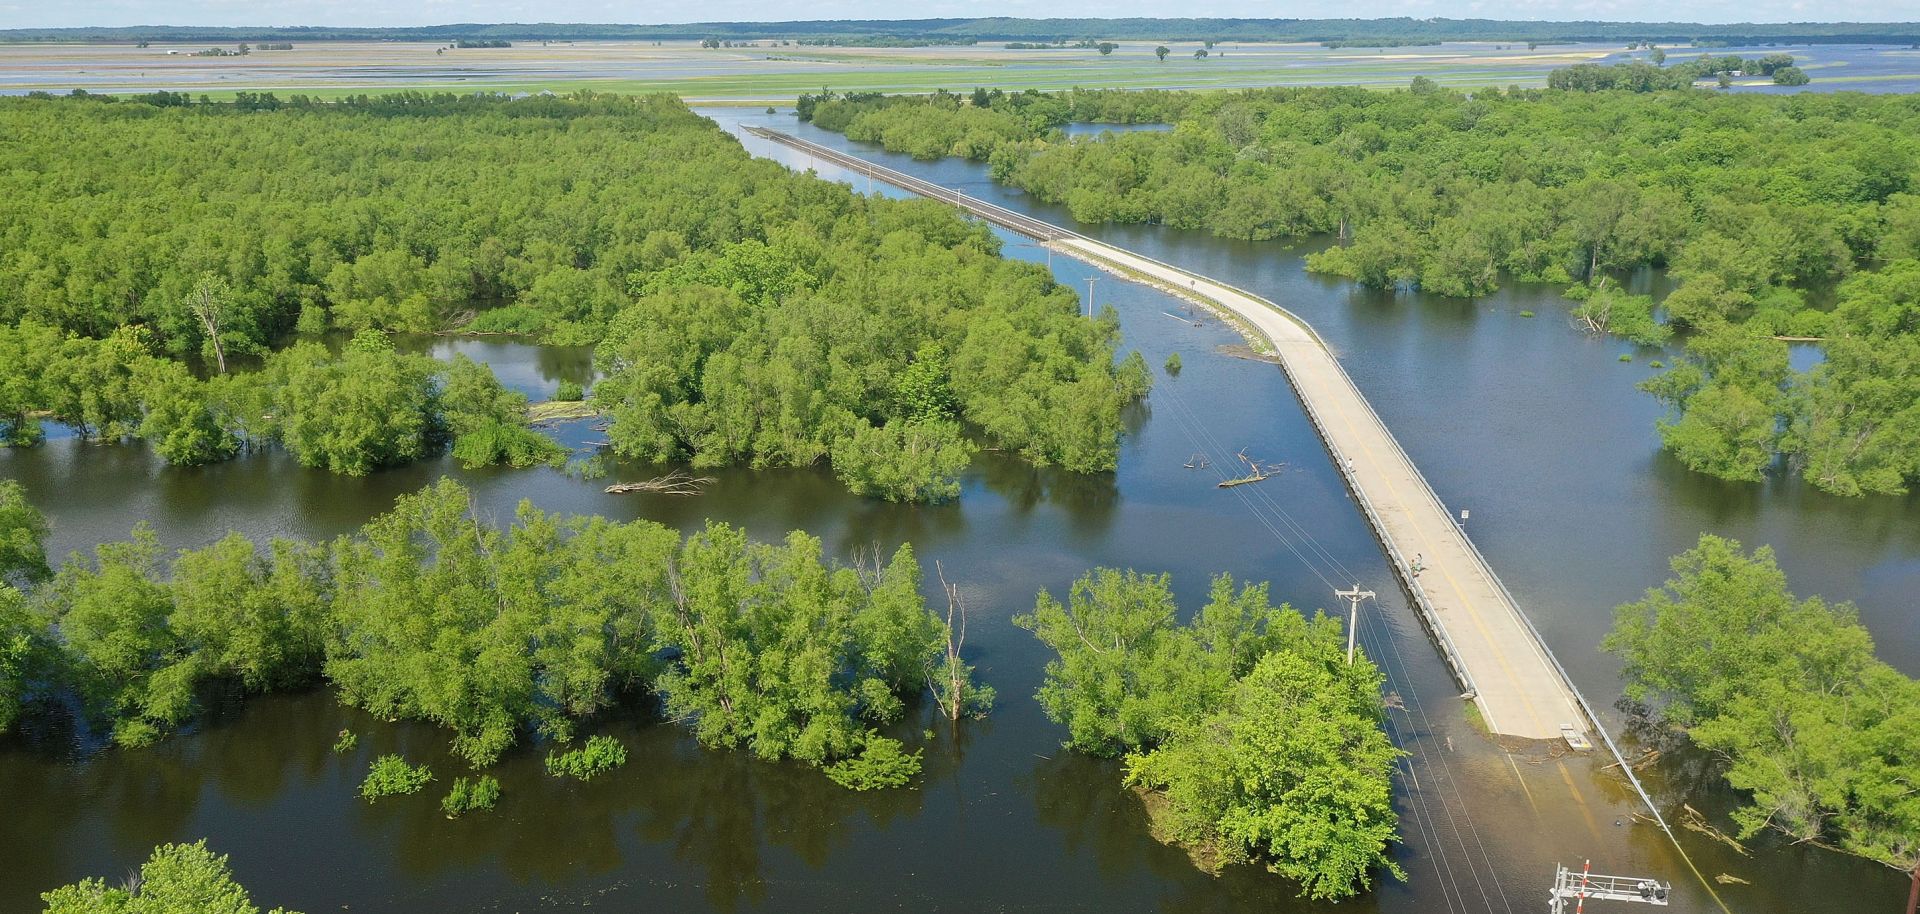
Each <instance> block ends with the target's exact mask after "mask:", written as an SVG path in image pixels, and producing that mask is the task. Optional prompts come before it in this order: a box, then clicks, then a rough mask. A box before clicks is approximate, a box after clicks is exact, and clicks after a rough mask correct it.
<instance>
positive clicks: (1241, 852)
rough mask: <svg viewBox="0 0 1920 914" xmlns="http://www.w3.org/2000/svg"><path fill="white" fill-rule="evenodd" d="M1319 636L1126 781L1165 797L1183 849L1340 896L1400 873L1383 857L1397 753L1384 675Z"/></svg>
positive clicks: (1306, 890) (1262, 669) (1147, 756)
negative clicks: (1387, 723) (1207, 851)
mask: <svg viewBox="0 0 1920 914" xmlns="http://www.w3.org/2000/svg"><path fill="white" fill-rule="evenodd" d="M1334 634H1336V635H1337V633H1334ZM1315 641H1316V643H1314V644H1313V645H1312V646H1311V648H1310V649H1307V650H1299V649H1290V650H1280V651H1276V652H1273V653H1269V654H1267V655H1265V656H1264V657H1262V658H1261V659H1260V660H1259V662H1258V663H1256V664H1255V665H1254V667H1253V669H1252V670H1251V671H1250V672H1248V673H1247V675H1246V676H1245V677H1244V678H1242V679H1240V680H1239V681H1238V682H1237V683H1236V684H1235V685H1234V687H1233V690H1232V693H1231V695H1230V696H1229V698H1228V699H1227V701H1226V703H1225V705H1224V707H1222V708H1221V710H1219V711H1217V712H1215V713H1214V714H1212V715H1209V716H1207V717H1205V718H1202V719H1200V720H1197V721H1190V722H1186V723H1183V724H1182V725H1181V726H1179V727H1177V728H1176V729H1175V730H1174V731H1173V733H1172V734H1171V735H1169V737H1168V738H1167V740H1166V741H1165V743H1164V744H1162V745H1161V746H1160V747H1159V748H1156V749H1153V750H1150V751H1147V752H1138V753H1132V754H1129V755H1128V756H1127V780H1128V782H1129V783H1131V784H1135V785H1138V786H1141V787H1146V788H1149V789H1153V790H1159V791H1163V792H1164V793H1165V795H1166V799H1167V812H1166V814H1165V818H1164V821H1163V825H1164V827H1166V828H1167V829H1168V830H1169V831H1170V832H1171V833H1172V834H1173V835H1174V836H1175V837H1176V838H1177V839H1178V840H1179V841H1180V842H1181V843H1184V844H1189V845H1198V846H1205V847H1209V848H1212V849H1214V850H1217V851H1218V852H1219V854H1220V856H1219V858H1218V859H1219V861H1220V862H1223V863H1224V862H1241V861H1251V862H1256V863H1261V864H1263V865H1265V866H1266V867H1267V868H1268V869H1269V870H1271V871H1273V872H1275V873H1278V874H1280V875H1282V876H1285V877H1287V878H1288V879H1292V880H1294V881H1296V882H1298V883H1300V894H1301V895H1303V896H1307V897H1311V898H1315V899H1339V898H1345V897H1349V896H1352V895H1355V894H1358V893H1359V892H1361V891H1364V890H1365V889H1367V888H1369V887H1370V886H1371V885H1372V877H1373V873H1374V871H1375V870H1381V871H1384V872H1386V873H1388V874H1389V875H1391V876H1393V877H1394V878H1396V879H1402V880H1404V879H1405V878H1406V874H1405V873H1404V872H1403V871H1402V870H1401V869H1400V867H1399V865H1398V864H1396V863H1394V862H1393V859H1392V858H1391V857H1390V856H1389V855H1388V851H1389V848H1390V846H1391V845H1392V844H1394V843H1396V842H1398V841H1399V834H1398V826H1397V816H1396V815H1395V814H1394V810H1393V770H1394V763H1395V760H1396V759H1398V758H1399V757H1400V756H1401V755H1403V754H1404V753H1402V752H1400V751H1399V750H1398V749H1395V748H1394V747H1393V743H1392V742H1391V741H1389V740H1388V739H1387V735H1386V732H1385V730H1383V729H1382V725H1383V720H1382V713H1381V709H1380V699H1379V696H1380V687H1381V684H1382V682H1383V679H1384V677H1382V675H1381V674H1380V672H1379V671H1378V670H1377V669H1376V668H1375V667H1374V666H1373V664H1371V663H1360V664H1356V665H1354V666H1348V665H1347V664H1346V663H1345V662H1344V658H1343V657H1342V655H1341V652H1340V646H1339V643H1338V638H1337V637H1332V638H1329V637H1321V638H1318V639H1315Z"/></svg>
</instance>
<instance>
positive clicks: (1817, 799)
mask: <svg viewBox="0 0 1920 914" xmlns="http://www.w3.org/2000/svg"><path fill="white" fill-rule="evenodd" d="M1673 572H1674V577H1673V579H1671V580H1669V581H1667V583H1666V585H1665V586H1664V587H1663V588H1660V589H1656V590H1649V591H1648V592H1647V595H1646V597H1645V598H1644V599H1642V600H1640V601H1638V602H1635V603H1629V604H1626V605H1624V606H1621V607H1620V608H1619V609H1618V610H1617V614H1616V618H1615V623H1614V629H1613V631H1612V632H1611V633H1609V634H1608V636H1607V638H1606V640H1605V641H1604V642H1603V647H1604V648H1605V649H1606V650H1607V651H1609V652H1612V653H1614V654H1616V655H1617V656H1619V657H1620V658H1621V660H1622V661H1623V667H1624V668H1623V674H1624V676H1625V679H1626V693H1627V696H1628V698H1630V699H1633V700H1634V701H1637V702H1641V703H1642V704H1643V705H1645V706H1646V708H1647V709H1648V712H1649V713H1650V714H1652V715H1654V716H1655V717H1656V718H1657V719H1658V720H1660V721H1662V722H1664V723H1665V724H1667V725H1669V726H1672V727H1673V728H1675V729H1677V730H1679V731H1680V732H1682V733H1684V734H1686V735H1687V736H1688V737H1689V738H1690V739H1691V740H1692V741H1693V742H1694V743H1696V744H1698V745H1699V746H1701V747H1702V748H1704V749H1707V750H1708V751H1711V752H1714V753H1716V754H1718V755H1720V756H1721V757H1723V758H1725V759H1726V760H1727V762H1728V765H1727V767H1726V769H1725V776H1726V778H1727V781H1728V783H1729V784H1731V785H1732V786H1733V787H1734V788H1735V789H1736V790H1739V791H1741V792H1742V793H1743V794H1744V795H1745V796H1746V797H1747V798H1748V802H1747V803H1746V804H1745V805H1743V806H1741V807H1740V808H1738V809H1736V810H1735V811H1734V821H1735V822H1737V823H1738V824H1739V826H1740V834H1741V835H1742V836H1752V835H1754V834H1757V833H1759V832H1761V831H1763V830H1766V829H1777V830H1779V831H1782V832H1784V833H1786V834H1788V835H1790V836H1792V837H1793V838H1794V839H1795V840H1797V841H1818V842H1821V843H1823V844H1827V845H1829V846H1832V847H1836V848H1838V849H1840V850H1843V851H1845V852H1847V853H1852V854H1856V855H1858V856H1862V857H1865V858H1867V859H1870V860H1875V861H1878V862H1880V863H1883V864H1886V865H1888V866H1891V867H1893V868H1895V869H1899V870H1901V871H1903V872H1907V873H1910V874H1913V878H1914V879H1915V881H1916V884H1920V846H1916V845H1915V843H1914V841H1913V835H1914V834H1915V833H1916V829H1920V797H1916V796H1915V794H1914V791H1913V789H1912V784H1913V779H1914V777H1915V774H1916V771H1915V767H1914V766H1915V761H1914V754H1913V751H1912V749H1913V746H1914V744H1915V740H1916V738H1917V737H1920V732H1916V729H1915V724H1914V721H1915V719H1916V716H1917V715H1920V683H1917V682H1915V681H1914V680H1912V679H1909V678H1907V677H1906V676H1904V675H1902V674H1900V673H1899V672H1898V671H1896V670H1894V669H1892V668H1891V667H1889V666H1887V665H1886V664H1885V663H1883V662H1881V661H1879V660H1877V659H1875V658H1874V656H1873V641H1872V639H1871V637H1870V636H1869V635H1868V634H1867V631H1866V629H1865V628H1864V627H1862V626H1861V625H1860V623H1859V622H1858V620H1857V619H1856V617H1855V613H1854V610H1853V607H1852V606H1850V605H1847V604H1840V605H1837V606H1835V605H1829V604H1827V603H1826V602H1824V601H1822V600H1820V599H1819V598H1818V597H1813V598H1809V599H1806V600H1800V599H1798V598H1796V597H1795V596H1794V595H1793V594H1792V593H1791V592H1790V591H1789V590H1788V588H1787V580H1786V576H1785V575H1784V574H1783V573H1782V572H1781V571H1780V569H1779V567H1778V565H1776V564H1775V562H1774V558H1773V552H1772V550H1770V549H1768V548H1767V547H1764V546H1763V547H1760V548H1758V549H1755V550H1754V551H1753V552H1752V553H1750V554H1749V553H1746V552H1744V551H1743V550H1742V549H1741V546H1740V544H1739V543H1737V542H1734V541H1732V540H1726V539H1722V538H1719V537H1715V536H1711V535H1703V536H1702V537H1701V538H1700V542H1699V544H1698V545H1697V546H1695V547H1694V548H1693V549H1690V550H1688V551H1686V552H1684V553H1682V554H1680V555H1679V556H1677V557H1675V558H1674V560H1673Z"/></svg>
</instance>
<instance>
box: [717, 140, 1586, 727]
mask: <svg viewBox="0 0 1920 914" xmlns="http://www.w3.org/2000/svg"><path fill="white" fill-rule="evenodd" d="M744 129H746V130H747V131H748V132H750V133H752V134H753V135H755V136H758V137H762V138H764V139H768V140H772V141H775V142H778V143H781V144H783V145H786V146H789V147H793V148H796V149H801V150H804V151H806V152H808V153H809V154H811V155H813V156H815V157H817V158H819V159H821V160H823V161H827V162H831V163H833V164H835V165H837V166H839V167H842V168H846V169H848V170H851V171H853V172H855V173H858V174H866V175H868V176H870V177H871V178H874V179H877V180H881V181H885V182H886V183H888V184H893V185H895V186H898V187H901V188H903V189H906V190H908V191H912V192H914V193H918V194H921V195H923V196H926V197H930V198H933V199H938V200H943V201H946V202H948V203H952V204H953V205H955V206H958V207H960V208H962V209H964V210H966V211H967V212H970V213H972V214H974V215H976V216H979V217H980V218H983V219H985V220H987V221H989V222H992V223H994V224H996V225H999V226H1001V227H1003V228H1007V229H1010V230H1012V231H1015V232H1019V233H1021V234H1024V235H1027V236H1030V237H1033V238H1035V239H1039V240H1042V241H1045V242H1048V243H1050V244H1051V245H1053V246H1054V247H1055V249H1056V250H1059V251H1062V252H1064V253H1066V254H1069V255H1071V256H1074V257H1078V258H1080V259H1082V260H1086V261H1088V262H1090V263H1093V264H1094V265H1096V266H1099V267H1101V268H1103V269H1107V270H1110V271H1113V272H1116V273H1119V274H1121V275H1123V276H1126V277H1129V278H1132V279H1135V280H1138V281H1142V282H1145V283H1147V284H1150V285H1155V286H1159V287H1161V288H1163V289H1165V290H1167V291H1169V292H1171V293H1173V294H1176V295H1179V296H1182V297H1185V298H1189V299H1193V300H1195V301H1198V302H1199V303H1201V304H1203V305H1205V306H1208V307H1210V308H1213V309H1215V310H1217V311H1221V312H1224V313H1225V314H1226V315H1227V316H1230V317H1231V318H1232V319H1234V320H1235V321H1236V323H1238V324H1239V325H1240V326H1241V329H1242V331H1243V332H1245V333H1248V334H1249V335H1252V336H1255V337H1257V338H1259V339H1258V341H1264V342H1265V343H1266V344H1267V345H1268V347H1270V348H1271V350H1272V352H1273V354H1274V355H1275V356H1276V357H1277V359H1278V361H1279V362H1280V366H1281V368H1282V370H1284V371H1285V372H1286V374H1287V377H1288V379H1289V380H1290V381H1291V382H1292V384H1293V389H1294V391H1295V393H1297V394H1298V395H1299V397H1300V401H1301V403H1302V404H1303V405H1304V406H1305V408H1306V412H1307V415H1308V417H1309V418H1310V419H1311V420H1312V422H1313V424H1314V427H1315V428H1316V429H1317V430H1318V431H1319V433H1320V437H1321V440H1322V441H1323V442H1324V443H1325V445H1326V447H1327V450H1328V451H1329V452H1330V453H1331V454H1332V456H1333V460H1334V465H1335V466H1336V467H1338V468H1339V469H1340V472H1341V473H1342V474H1343V475H1344V476H1345V478H1346V481H1347V485H1348V487H1349V488H1350V489H1351V490H1352V492H1353V494H1354V496H1355V500H1356V501H1358V502H1359V503H1360V505H1361V507H1362V509H1363V511H1364V513H1365V514H1366V517H1367V520H1368V522H1369V523H1370V524H1371V525H1372V527H1373V530H1374V533H1375V534H1376V535H1377V536H1378V537H1379V539H1380V542H1381V543H1382V544H1383V545H1384V546H1385V548H1386V552H1387V557H1388V559H1389V560H1390V562H1391V564H1392V565H1393V567H1394V568H1395V570H1396V572H1397V573H1398V574H1399V575H1400V578H1401V582H1402V583H1403V585H1405V587H1406V590H1407V592H1408V593H1409V595H1410V596H1412V597H1413V600H1414V605H1415V606H1416V607H1417V608H1418V610H1419V612H1420V614H1421V616H1422V619H1423V621H1424V622H1425V624H1426V625H1427V627H1428V629H1429V630H1430V631H1431V632H1432V634H1433V635H1434V639H1435V641H1436V642H1437V643H1438V644H1439V646H1440V650H1441V652H1442V653H1443V654H1444V655H1445V657H1446V660H1447V663H1448V665H1449V666H1451V667H1452V668H1453V672H1454V675H1455V678H1456V679H1458V680H1459V681H1460V684H1461V686H1462V687H1463V688H1464V689H1465V691H1466V692H1467V693H1468V694H1471V695H1472V696H1473V701H1474V703H1475V705H1477V706H1478V708H1479V711H1480V714H1481V717H1482V719H1483V720H1484V721H1485V723H1486V725H1487V729H1488V730H1489V731H1491V732H1493V733H1495V734H1498V735H1502V736H1509V737H1518V738H1521V739H1529V740H1558V739H1562V738H1563V737H1565V736H1567V735H1569V728H1570V733H1571V734H1573V735H1576V736H1577V737H1578V738H1579V739H1580V740H1582V741H1584V739H1585V735H1586V734H1587V733H1588V732H1589V730H1590V728H1591V724H1590V722H1589V720H1588V716H1587V714H1586V713H1583V711H1584V709H1585V705H1584V702H1582V701H1581V700H1580V698H1579V696H1578V694H1577V693H1576V691H1575V690H1574V687H1573V685H1572V683H1571V682H1570V681H1569V680H1568V678H1567V676H1566V674H1565V672H1564V671H1563V670H1562V669H1561V667H1560V665H1559V664H1558V662H1557V661H1555V660H1554V658H1553V656H1552V654H1551V653H1550V652H1549V651H1548V650H1547V648H1546V646H1545V644H1544V642H1542V641H1541V639H1540V636H1539V633H1538V632H1537V631H1536V630H1535V629H1534V628H1533V626H1532V624H1531V623H1530V622H1528V621H1527V619H1526V617H1525V615H1524V614H1522V612H1521V610H1520V607H1519V605H1518V603H1517V601H1515V600H1514V598H1513V596H1512V594H1510V593H1508V591H1507V589H1506V587H1505V586H1504V585H1503V584H1501V582H1500V580H1499V578H1498V577H1497V576H1496V575H1495V574H1494V572H1493V569H1492V567H1491V566H1489V565H1488V563H1487V561H1486V558H1485V557H1484V556H1482V555H1481V554H1480V551H1479V549H1477V548H1475V547H1474V545H1473V543H1472V541H1470V540H1469V539H1468V538H1467V536H1466V533H1465V532H1464V531H1463V530H1462V529H1461V527H1460V525H1459V524H1457V523H1456V522H1455V519H1454V514H1453V513H1452V512H1450V511H1449V510H1448V509H1447V507H1446V505H1445V504H1443V503H1442V502H1441V501H1440V498H1439V496H1438V495H1436V494H1435V493H1434V491H1433V489H1432V487H1431V486H1429V485H1428V484H1427V481H1426V479H1425V478H1424V477H1423V476H1421V475H1420V471H1419V469H1418V468H1417V467H1415V466H1414V464H1413V460H1412V459H1411V458H1409V457H1408V456H1407V454H1406V452H1405V451H1403V450H1401V448H1400V445H1399V443H1398V442H1396V441H1395V440H1394V438H1393V435H1392V433H1390V432H1389V431H1388V430H1387V427H1386V424H1385V423H1384V422H1382V421H1381V420H1380V417H1379V416H1378V415H1376V414H1375V413H1374V411H1373V407H1372V406H1371V405H1369V404H1368V403H1367V401H1366V398H1365V397H1363V396H1362V395H1361V394H1360V390H1359V388H1357V387H1355V386H1354V384H1353V381H1352V380H1351V379H1350V378H1349V377H1348V376H1347V373H1346V370H1345V369H1343V368H1341V366H1340V362H1339V360H1338V358H1337V357H1336V356H1335V354H1334V353H1333V351H1332V350H1331V349H1330V348H1329V347H1328V346H1327V344H1326V342H1325V341H1324V340H1322V339H1321V338H1320V336H1319V334H1317V333H1315V332H1314V330H1313V328H1312V327H1311V326H1309V325H1308V324H1307V323H1306V322H1305V321H1303V320H1301V319H1300V318H1299V317H1297V316H1295V315H1294V314H1292V313H1291V312H1289V311H1287V310H1286V309H1284V308H1281V307H1279V306H1278V305H1275V304H1273V303H1272V302H1269V301H1267V300H1265V299H1262V298H1260V297H1258V296H1256V295H1253V294H1252V293H1249V292H1246V291H1244V290H1241V289H1237V288H1234V287H1232V286H1229V285H1226V284H1224V283H1220V282H1216V281H1214V280H1212V279H1208V278H1207V277H1204V276H1200V275H1197V274H1194V273H1190V272H1188V271H1186V270H1182V269H1180V268H1178V267H1174V266H1171V265H1168V264H1164V263H1161V262H1159V261H1156V260H1153V259H1151V258H1148V257H1145V256H1142V255H1140V254H1136V253H1134V252H1132V251H1128V250H1124V249H1122V248H1117V247H1114V246H1112V245H1109V244H1105V243H1103V242H1100V241H1097V240H1094V239H1092V238H1087V237H1085V236H1083V235H1080V234H1078V233H1075V232H1072V231H1069V230H1067V229H1064V228H1061V227H1059V226H1055V225H1052V224H1050V223H1047V222H1044V221H1041V220H1038V219H1034V218H1032V217H1031V216H1027V215H1026V214H1024V213H1017V212H1014V211H1012V210H1009V209H1006V208H1005V207H1000V206H996V205H994V204H991V203H988V202H986V201H984V200H979V199H976V198H973V197H969V196H967V195H965V194H961V193H959V192H958V191H954V190H950V189H948V188H945V187H942V186H940V185H937V184H933V183H930V182H927V181H923V180H921V179H919V178H915V177H913V176H911V175H907V174H903V173H901V172H898V171H894V170H892V169H889V168H886V167H884V166H881V165H877V164H874V163H872V162H868V161H866V160H865V159H860V158H857V157H854V156H850V155H847V154H845V153H842V152H840V151H838V150H835V149H830V148H828V147H825V146H821V145H819V144H817V143H811V142H808V141H806V140H802V139H799V138H798V137H794V136H791V135H789V134H785V133H780V132H778V131H773V130H768V129H765V128H760V127H746V128H744ZM1416 558H1417V559H1418V561H1419V563H1420V570H1419V571H1418V572H1416V571H1415V566H1414V561H1415V559H1416Z"/></svg>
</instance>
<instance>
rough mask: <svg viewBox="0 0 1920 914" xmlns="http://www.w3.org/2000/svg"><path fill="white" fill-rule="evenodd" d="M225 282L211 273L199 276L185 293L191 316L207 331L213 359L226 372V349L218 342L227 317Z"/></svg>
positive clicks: (222, 371)
mask: <svg viewBox="0 0 1920 914" xmlns="http://www.w3.org/2000/svg"><path fill="white" fill-rule="evenodd" d="M227 300H228V296H227V284H226V282H224V281H223V280H221V279H220V278H219V277H218V276H215V275H213V274H212V273H208V274H205V275H203V276H201V277H200V281H199V282H198V283H195V284H194V287H193V291H192V292H189V293H187V307H188V308H189V309H191V310H192V311H193V316H194V317H197V318H199V319H200V327H201V328H202V329H203V330H205V331H206V333H207V342H209V343H212V344H213V360H214V363H215V364H217V365H218V366H219V367H220V373H221V374H226V373H227V349H226V345H225V344H224V343H221V342H220V328H221V326H222V325H224V324H225V323H226V319H227Z"/></svg>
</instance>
